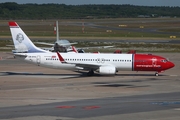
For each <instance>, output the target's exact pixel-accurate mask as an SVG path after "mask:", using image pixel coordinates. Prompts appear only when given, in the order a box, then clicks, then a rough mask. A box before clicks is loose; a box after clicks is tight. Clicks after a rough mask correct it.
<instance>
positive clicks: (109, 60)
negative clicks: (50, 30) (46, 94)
mask: <svg viewBox="0 0 180 120" xmlns="http://www.w3.org/2000/svg"><path fill="white" fill-rule="evenodd" d="M9 27H10V31H11V34H12V38H13V42H14V46H15V51H16V52H14V54H15V56H16V57H17V58H19V59H22V60H25V61H28V62H30V63H34V64H36V65H38V66H44V67H49V68H55V69H65V70H72V71H75V70H76V71H77V70H78V71H88V73H87V75H93V74H94V72H98V73H99V74H101V75H115V74H116V73H117V72H118V71H152V72H155V76H158V75H159V73H161V72H163V71H165V70H168V69H170V68H173V67H174V66H175V65H174V63H173V62H171V61H169V60H167V59H166V58H164V57H161V56H157V55H152V54H125V53H123V54H118V55H117V54H113V53H100V54H94V53H83V54H74V53H60V52H48V51H46V50H43V49H40V48H38V47H36V46H35V45H34V44H33V43H32V42H31V40H30V39H29V38H28V36H27V35H26V34H25V33H24V32H23V31H22V29H21V28H20V27H19V25H18V24H17V23H16V22H9Z"/></svg>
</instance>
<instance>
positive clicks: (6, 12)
mask: <svg viewBox="0 0 180 120" xmlns="http://www.w3.org/2000/svg"><path fill="white" fill-rule="evenodd" d="M161 16H163V17H180V7H168V6H161V7H158V6H135V5H114V4H112V5H103V4H102V5H96V4H89V5H65V4H17V3H15V2H6V3H0V19H79V18H81V19H82V18H83V19H88V18H135V17H161Z"/></svg>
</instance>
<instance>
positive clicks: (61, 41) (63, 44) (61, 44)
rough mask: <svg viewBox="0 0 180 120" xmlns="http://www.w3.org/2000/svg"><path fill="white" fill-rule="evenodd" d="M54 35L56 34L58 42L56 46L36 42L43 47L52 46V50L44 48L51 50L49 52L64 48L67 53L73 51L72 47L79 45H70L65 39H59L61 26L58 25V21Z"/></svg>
mask: <svg viewBox="0 0 180 120" xmlns="http://www.w3.org/2000/svg"><path fill="white" fill-rule="evenodd" d="M54 33H55V34H56V41H55V43H54V44H52V43H46V42H36V43H37V44H41V45H48V46H52V47H51V48H44V49H45V50H49V51H56V50H55V49H56V48H58V47H61V48H62V47H64V48H65V49H66V50H67V51H71V50H72V48H71V45H74V44H77V42H73V43H70V42H69V41H68V40H65V39H59V25H58V21H56V24H55V26H54Z"/></svg>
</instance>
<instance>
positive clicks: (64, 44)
mask: <svg viewBox="0 0 180 120" xmlns="http://www.w3.org/2000/svg"><path fill="white" fill-rule="evenodd" d="M54 33H55V34H56V42H55V43H54V44H52V43H46V42H36V43H37V44H41V45H48V46H53V47H51V48H44V49H45V50H49V51H52V52H57V51H60V52H72V51H73V52H75V53H85V51H84V49H92V48H111V47H114V46H95V47H81V48H76V51H74V48H75V47H74V46H72V45H75V44H78V43H77V42H73V43H71V42H69V41H68V40H65V39H59V25H58V21H56V24H55V27H54ZM63 48H64V49H63Z"/></svg>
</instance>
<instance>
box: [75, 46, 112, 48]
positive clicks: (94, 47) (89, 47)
mask: <svg viewBox="0 0 180 120" xmlns="http://www.w3.org/2000/svg"><path fill="white" fill-rule="evenodd" d="M112 47H114V46H94V47H82V48H77V49H92V48H112Z"/></svg>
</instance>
